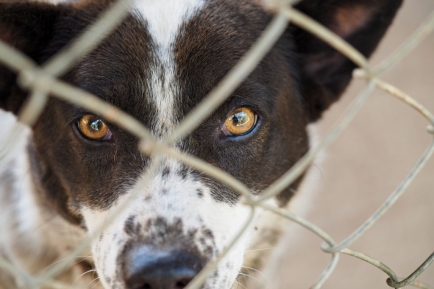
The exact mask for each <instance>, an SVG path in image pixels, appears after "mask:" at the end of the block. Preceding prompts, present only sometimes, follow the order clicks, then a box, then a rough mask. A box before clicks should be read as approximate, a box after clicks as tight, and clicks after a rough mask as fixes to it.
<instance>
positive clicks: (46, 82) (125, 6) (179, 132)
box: [0, 0, 434, 289]
mask: <svg viewBox="0 0 434 289" xmlns="http://www.w3.org/2000/svg"><path fill="white" fill-rule="evenodd" d="M296 2H298V1H286V0H274V1H272V0H268V1H266V6H267V9H269V10H273V11H275V12H276V15H275V17H274V19H273V20H272V22H271V23H270V24H269V26H268V27H267V28H266V30H265V31H264V32H263V34H262V35H261V36H260V38H259V39H258V41H257V42H256V43H255V45H254V46H253V47H251V49H250V50H249V51H248V52H247V53H246V54H245V55H244V57H243V58H242V59H241V60H240V62H239V63H238V64H237V65H236V66H235V67H234V68H233V69H232V70H231V71H230V72H229V73H228V74H227V75H226V77H225V78H224V79H223V80H222V81H221V82H220V83H219V84H218V85H217V86H216V87H215V88H214V90H212V91H211V92H210V93H209V95H208V96H207V97H206V98H205V99H204V100H203V101H202V102H201V103H199V104H198V105H197V106H196V107H195V108H194V109H193V110H192V111H191V112H190V113H189V114H188V115H187V117H186V118H185V119H184V120H183V121H182V122H181V123H180V124H179V126H178V127H177V128H176V129H175V130H174V133H173V134H171V135H169V136H167V137H166V138H165V139H163V140H162V141H157V140H155V139H153V137H152V134H151V133H150V131H149V129H148V128H146V127H145V126H143V124H141V123H140V122H139V121H138V120H136V119H134V118H133V117H132V116H130V115H128V114H127V113H125V112H123V111H121V110H120V109H118V108H116V107H114V106H112V105H110V104H108V103H105V102H104V101H102V100H101V99H99V98H97V97H95V96H93V95H92V94H90V93H87V92H85V91H82V90H80V89H78V88H75V87H73V86H71V85H69V84H67V83H65V82H63V81H61V80H60V79H58V77H59V76H61V75H62V74H64V73H66V72H67V71H68V70H69V69H70V68H71V67H72V66H73V65H74V64H75V63H77V61H79V60H80V59H81V58H82V57H84V56H85V55H87V53H89V52H90V51H92V50H93V49H95V48H96V47H97V45H98V44H99V43H100V42H101V41H102V40H103V39H104V38H105V37H106V36H107V35H109V34H110V33H111V32H112V31H113V30H114V29H116V27H117V26H118V25H119V24H120V23H121V22H122V20H123V19H125V17H126V16H127V15H128V12H129V10H130V5H131V3H132V0H119V1H117V2H116V3H114V4H113V5H112V7H111V8H110V9H108V10H107V11H105V12H104V13H102V16H101V17H100V19H99V20H98V21H97V22H96V23H94V24H93V25H91V26H90V27H88V29H87V30H86V31H85V33H83V34H82V35H81V36H80V37H78V38H77V39H76V40H75V41H73V42H72V43H71V45H70V46H68V47H67V48H65V49H64V50H62V51H60V52H59V53H58V54H56V55H55V56H54V57H53V58H52V59H50V60H48V61H47V62H46V63H44V64H42V65H41V66H40V67H38V66H37V65H36V64H35V63H34V62H33V61H32V60H31V59H29V58H28V57H27V56H25V55H23V54H22V53H20V52H18V51H16V50H15V49H13V48H12V47H10V46H9V45H7V44H6V43H4V42H2V41H0V62H1V63H2V65H5V66H6V67H8V68H10V69H11V70H13V71H15V72H17V73H18V75H19V77H18V80H17V81H18V84H19V85H20V86H21V87H22V88H23V89H27V90H28V91H29V93H30V94H29V95H30V97H29V98H28V100H27V101H26V103H25V104H24V105H23V107H22V110H21V111H20V112H19V120H20V121H21V122H23V123H25V124H28V125H32V124H33V123H35V122H36V120H37V119H38V117H39V115H40V114H41V113H42V111H43V110H44V108H45V105H46V103H47V100H48V98H49V96H50V97H51V96H53V97H57V98H59V99H62V100H65V101H68V102H71V103H74V104H76V105H79V106H81V107H83V108H86V109H87V110H89V111H92V112H94V113H96V114H98V115H101V116H102V117H104V119H106V120H108V121H110V122H112V123H115V124H116V125H118V126H119V127H121V128H123V129H124V130H126V131H128V132H130V133H131V134H133V135H135V136H137V137H138V138H139V139H140V145H139V147H138V149H139V150H140V151H141V152H142V153H143V154H145V155H150V156H151V158H152V161H151V165H150V167H149V169H148V170H147V171H146V173H145V174H144V175H143V176H142V177H141V178H140V179H139V181H138V182H137V184H136V185H135V188H134V189H133V192H132V193H131V195H130V196H129V197H128V198H127V199H126V200H125V201H124V202H123V203H122V204H121V205H120V206H119V207H118V209H117V210H116V211H115V212H113V214H111V215H110V216H109V217H108V218H107V220H105V222H104V223H103V224H102V225H101V226H100V227H99V228H98V229H97V230H95V231H94V232H93V233H92V234H90V235H89V236H88V237H87V238H86V239H85V240H83V241H82V242H81V244H80V245H79V246H78V247H76V248H74V250H72V252H71V253H70V254H69V255H68V256H67V258H65V259H64V260H61V261H60V262H58V263H57V264H55V265H53V266H51V267H50V268H49V269H48V270H47V271H46V272H44V274H43V275H42V276H39V277H36V276H30V275H28V274H27V273H26V272H23V271H22V270H21V269H20V268H17V267H14V266H13V265H12V264H10V263H8V262H7V261H6V260H3V259H1V258H0V268H2V270H3V271H4V272H8V273H10V274H11V275H13V276H14V277H16V279H18V280H20V281H21V283H22V284H23V285H22V287H23V288H35V289H36V288H40V286H48V287H50V288H67V287H68V286H67V285H65V284H63V283H61V282H59V281H56V280H55V278H56V276H58V275H59V274H60V273H62V272H64V271H65V270H68V269H69V268H70V266H71V265H72V263H73V262H74V260H75V259H76V258H77V256H79V255H81V253H82V252H83V251H84V250H87V249H88V247H89V245H90V243H91V242H92V240H94V239H95V238H96V237H97V236H99V235H100V234H101V233H102V232H103V231H104V230H105V229H106V228H107V226H108V225H109V224H110V223H111V222H113V221H114V220H115V219H116V218H117V216H118V215H119V214H120V213H121V212H122V211H123V210H124V209H125V208H126V207H128V206H129V205H130V204H131V202H134V200H135V199H136V198H137V197H138V196H139V193H140V189H139V188H141V187H143V186H144V185H146V183H147V182H149V180H150V178H151V177H152V176H153V174H154V173H155V172H156V170H157V168H158V165H159V164H160V162H161V160H162V159H163V158H167V157H169V158H173V159H176V160H178V161H180V162H182V163H184V164H186V165H187V166H190V167H192V168H194V169H196V170H198V171H201V172H203V173H205V174H207V175H208V176H210V177H212V178H214V179H216V180H217V181H220V182H222V183H225V184H226V185H228V186H229V187H231V188H232V189H234V190H235V191H236V192H238V193H240V194H241V195H242V196H243V202H244V204H245V205H246V206H250V215H249V217H248V219H247V220H246V222H245V224H244V225H243V226H240V229H239V232H238V233H237V235H236V237H235V238H234V239H233V240H231V242H230V244H229V245H228V247H227V248H225V249H224V250H223V252H222V253H221V254H220V255H219V256H217V257H216V258H215V259H214V260H212V261H211V262H209V263H208V264H207V265H206V266H205V268H204V269H203V270H202V271H201V272H200V273H199V274H198V275H197V276H196V277H195V278H194V279H193V280H192V282H190V283H189V285H188V286H187V289H197V288H200V286H202V284H203V283H204V282H205V281H206V278H207V277H208V276H209V275H210V274H211V273H212V272H213V271H214V269H215V268H216V266H218V264H219V262H220V261H221V260H222V258H224V257H225V255H226V254H227V253H228V252H230V250H231V249H232V247H233V246H234V244H235V243H236V242H237V241H238V240H239V239H240V238H241V237H242V236H243V235H244V233H245V232H246V231H247V229H248V228H249V227H250V225H251V224H252V222H253V220H254V219H255V215H256V212H257V211H258V209H259V208H261V209H263V210H268V211H271V212H273V213H275V214H277V215H279V216H281V217H282V218H285V219H289V220H292V221H293V222H295V223H297V224H299V225H300V226H303V227H304V228H306V229H307V230H309V231H311V232H313V233H314V234H316V235H317V236H318V237H320V238H321V239H323V240H324V241H325V243H324V244H322V245H321V248H322V249H323V251H324V252H327V253H331V257H332V258H331V261H330V263H329V264H328V266H327V267H326V268H325V269H324V271H323V272H322V274H321V276H320V277H319V280H318V281H317V282H316V283H315V284H314V285H313V287H312V288H321V286H322V285H323V284H324V283H325V282H326V281H327V279H328V278H329V276H330V275H331V274H332V273H333V270H334V268H335V267H336V265H337V263H338V261H339V255H340V254H341V253H342V254H345V255H349V256H352V257H355V258H358V259H361V260H363V261H365V262H368V263H370V264H371V265H373V266H375V267H377V268H378V269H380V270H382V271H383V272H384V273H385V274H387V275H388V276H389V278H388V279H387V284H388V285H389V286H391V287H393V288H402V287H405V286H414V287H418V288H428V289H432V288H433V287H432V286H429V285H427V284H424V283H422V282H420V281H417V280H415V278H417V277H418V276H419V275H420V274H421V273H423V272H424V271H425V270H426V268H427V267H428V266H429V265H430V264H431V263H432V262H433V261H434V253H433V254H432V255H431V256H430V257H429V258H428V259H427V260H426V261H425V262H423V264H422V265H421V266H420V267H419V268H417V269H416V270H415V271H414V272H413V273H412V274H411V275H409V276H408V277H407V278H406V279H400V278H398V277H397V276H396V274H395V273H394V272H393V270H392V269H390V268H389V267H388V266H386V265H385V264H383V263H382V262H380V261H378V260H376V259H374V258H372V257H369V256H368V255H366V254H364V253H361V252H357V251H354V250H351V249H350V248H349V246H350V245H351V244H353V243H354V242H355V241H357V239H358V238H359V237H360V236H362V235H363V234H365V233H366V231H367V230H368V229H369V228H370V227H372V226H373V225H374V224H375V223H376V222H377V221H378V220H379V219H380V218H381V216H383V215H384V214H385V213H386V212H387V211H388V210H389V209H390V207H391V206H392V205H393V204H394V203H395V202H396V200H397V199H398V198H399V197H400V196H401V195H402V194H403V193H404V191H405V189H406V188H407V187H408V186H409V185H410V184H411V182H412V181H413V180H414V178H415V177H416V175H417V174H418V173H419V172H420V171H421V170H422V168H423V167H424V166H425V164H426V163H427V161H428V160H429V159H430V158H431V156H432V154H433V153H434V142H433V143H432V144H431V145H430V146H429V147H428V148H427V150H426V151H425V153H424V154H423V155H422V157H421V159H420V160H419V162H418V163H417V164H416V166H415V167H414V168H413V169H412V170H411V171H410V172H409V174H408V175H407V176H406V178H405V179H404V180H403V181H402V183H401V184H400V185H399V186H398V188H397V189H396V190H395V191H394V192H393V193H392V194H391V195H390V196H389V198H388V199H387V200H386V201H385V203H384V204H383V205H382V206H381V207H380V208H379V209H378V210H377V211H376V212H375V213H374V214H373V215H372V216H371V217H370V218H369V219H368V220H367V221H366V222H365V223H363V224H362V225H361V226H360V228H358V229H357V230H356V231H354V233H352V234H351V235H350V236H349V237H348V238H346V239H345V240H344V241H342V242H341V243H339V244H337V243H336V242H335V241H334V240H333V239H332V237H330V236H329V235H328V234H327V233H326V232H325V231H323V230H322V229H320V228H318V227H317V226H315V225H314V224H312V223H310V222H308V221H307V220H305V219H303V218H301V217H300V216H297V215H294V214H291V213H289V212H287V211H285V210H283V209H280V208H277V207H273V206H271V205H269V204H267V203H266V202H265V201H266V200H267V199H269V198H271V197H273V196H275V195H277V194H279V193H280V192H281V191H282V190H284V189H285V188H287V187H288V186H290V185H291V184H292V183H293V182H294V181H295V180H296V179H297V178H298V177H299V176H300V175H301V174H303V173H304V172H305V171H306V169H307V168H308V167H309V165H310V164H311V162H312V161H313V160H314V158H315V156H316V155H317V154H318V153H320V152H322V151H324V150H325V149H327V147H328V146H329V145H330V144H331V143H332V142H334V141H335V140H336V139H337V137H338V136H339V134H340V133H341V132H342V131H344V130H345V129H346V128H347V126H348V125H349V123H350V121H351V120H352V118H354V116H355V115H356V114H357V113H358V111H359V110H360V108H361V107H362V106H363V105H364V103H365V101H366V100H367V99H368V97H369V96H370V95H371V94H372V92H373V91H374V89H375V88H379V89H382V90H384V91H386V92H388V93H389V94H391V95H392V96H394V97H396V98H398V99H400V100H402V101H404V102H405V103H406V104H407V105H408V106H410V107H412V108H413V109H416V111H417V112H419V113H420V114H421V115H422V116H424V117H425V118H426V119H427V120H428V122H429V125H428V132H430V133H433V134H434V116H433V114H432V113H431V112H430V111H429V110H428V109H427V108H425V107H424V106H423V105H422V104H420V103H419V102H417V101H416V100H415V99H413V98H412V97H410V96H409V95H407V94H406V93H404V92H403V91H401V90H400V89H398V88H397V87H395V86H393V85H392V84H389V83H387V82H385V81H384V80H382V79H380V78H379V77H380V76H381V75H382V74H383V73H384V72H386V71H387V70H389V69H391V68H392V67H394V66H395V65H396V64H397V63H399V62H400V61H401V60H402V59H403V58H404V57H405V56H406V55H407V54H408V53H409V52H410V51H411V50H412V49H414V48H415V47H417V45H419V44H420V43H421V42H422V40H423V39H424V38H426V36H427V35H429V34H430V33H431V32H432V31H433V28H434V12H433V13H432V14H431V15H430V16H429V18H428V19H427V20H426V21H425V22H424V23H423V24H422V25H421V26H420V27H419V28H418V29H417V30H416V31H415V32H414V34H413V35H412V36H411V37H410V38H409V39H408V40H406V41H405V42H404V43H403V45H402V46H401V47H400V48H398V49H397V50H396V51H395V52H394V53H392V54H391V55H390V56H389V57H388V58H386V59H385V60H384V61H383V62H382V63H381V64H380V65H379V66H378V67H376V68H371V67H370V66H369V64H368V61H367V59H366V58H365V57H364V56H363V55H362V54H361V53H360V52H359V51H357V50H356V49H355V48H354V47H352V46H351V45H350V44H348V43H347V42H346V41H345V40H343V39H342V38H340V37H339V36H338V35H336V34H335V33H333V32H332V31H330V30H329V29H327V28H326V27H324V26H322V25H321V24H319V23H318V22H316V21H315V20H313V19H311V18H310V17H308V16H306V15H304V14H303V13H301V12H300V11H298V10H296V9H295V8H293V5H294V4H295V3H296ZM288 22H292V23H293V24H294V25H297V26H299V27H300V28H302V29H305V30H306V31H308V32H309V33H312V34H314V35H316V36H317V37H318V38H320V39H322V40H323V41H325V42H326V43H328V44H329V45H330V46H332V47H333V48H335V49H336V50H337V51H339V52H340V53H342V54H343V55H345V56H346V57H348V58H349V59H350V60H352V61H353V62H354V63H355V64H357V65H358V66H359V69H358V70H356V71H355V73H354V75H355V76H356V77H362V78H365V79H366V81H367V84H366V88H365V89H364V90H363V91H362V93H361V94H360V95H359V97H358V98H356V100H355V101H354V103H353V104H351V105H350V106H349V108H348V109H347V112H346V114H345V115H344V117H343V118H342V119H341V120H340V121H339V122H337V123H336V125H335V126H334V127H333V129H332V130H331V132H330V133H329V134H328V135H327V136H326V137H325V138H324V140H323V141H322V142H321V143H320V144H319V145H318V146H317V147H314V148H312V149H311V150H310V151H309V152H308V153H307V154H306V155H305V156H304V157H303V158H301V159H300V161H299V162H297V163H296V165H294V166H293V167H292V168H291V169H290V170H289V171H288V172H286V173H285V174H284V175H283V176H282V177H280V178H279V179H278V180H277V181H276V182H275V183H273V184H272V185H271V186H269V187H268V188H267V189H265V190H264V191H263V192H262V193H261V194H260V197H257V196H255V195H253V194H252V192H251V191H250V190H249V189H248V187H247V186H246V185H245V184H243V183H241V182H240V181H238V180H236V179H235V178H233V177H232V176H231V175H229V174H228V173H226V172H224V171H222V170H220V169H218V168H216V167H214V166H212V165H210V164H208V163H206V162H205V161H203V160H200V159H198V158H196V157H194V156H191V155H188V154H186V153H183V152H180V151H178V150H176V149H175V148H173V147H172V146H173V144H174V143H176V142H177V141H179V140H182V138H183V137H185V136H186V135H188V134H189V133H190V132H191V131H193V130H194V129H195V128H197V127H198V126H199V125H200V123H202V122H203V121H204V120H205V119H206V118H207V117H208V116H209V115H210V114H212V113H213V111H214V110H215V108H216V107H218V106H219V105H220V104H222V103H223V102H224V101H225V100H226V99H227V98H228V97H229V96H230V94H231V93H232V92H233V91H234V90H235V89H236V88H237V87H238V85H239V84H240V83H241V82H242V81H243V80H244V79H245V78H246V77H247V76H248V75H249V74H250V73H251V72H252V71H253V70H254V69H255V68H256V66H257V65H258V63H259V62H260V61H261V60H262V59H263V57H264V56H265V55H266V54H267V52H268V51H269V50H270V49H271V48H272V47H273V45H274V43H275V42H276V41H277V40H278V39H279V37H280V36H281V35H282V34H283V33H284V31H285V30H286V27H287V25H288ZM18 135H19V131H13V132H12V133H10V134H9V135H7V136H5V139H4V140H2V141H1V142H0V165H5V162H2V160H4V159H5V158H6V157H7V156H8V155H9V153H10V152H11V151H12V149H13V146H14V143H15V141H16V139H17V137H18ZM256 193H257V192H256Z"/></svg>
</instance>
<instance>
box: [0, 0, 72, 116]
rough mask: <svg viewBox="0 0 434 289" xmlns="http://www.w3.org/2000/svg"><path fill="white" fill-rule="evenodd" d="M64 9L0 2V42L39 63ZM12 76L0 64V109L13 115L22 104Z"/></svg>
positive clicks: (12, 74)
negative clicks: (11, 112) (9, 111)
mask: <svg viewBox="0 0 434 289" xmlns="http://www.w3.org/2000/svg"><path fill="white" fill-rule="evenodd" d="M64 8H65V7H64V6H54V5H50V4H45V3H36V2H33V3H24V2H18V3H17V2H15V3H5V2H1V1H0V40H2V41H4V42H6V43H8V44H9V45H11V46H13V47H14V48H16V49H17V50H20V51H22V52H24V53H25V54H27V55H28V56H29V57H30V58H32V59H33V60H35V61H36V62H38V61H39V58H40V57H41V54H42V52H43V51H44V50H45V48H46V47H47V45H48V43H49V42H50V40H51V39H52V37H53V33H54V27H55V25H56V22H57V21H58V20H59V18H60V16H61V15H62V13H63V11H64ZM15 81H16V74H14V73H13V72H12V71H10V70H8V69H7V68H6V67H5V66H2V64H1V61H0V108H3V109H6V110H11V111H13V112H16V111H17V110H18V108H19V107H20V106H21V103H22V102H23V100H24V98H25V97H24V94H23V93H17V90H18V88H17V86H16V84H15Z"/></svg>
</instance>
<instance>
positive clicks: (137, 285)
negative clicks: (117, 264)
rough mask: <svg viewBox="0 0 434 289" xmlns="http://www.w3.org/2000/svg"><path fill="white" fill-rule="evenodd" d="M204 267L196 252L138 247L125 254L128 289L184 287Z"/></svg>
mask: <svg viewBox="0 0 434 289" xmlns="http://www.w3.org/2000/svg"><path fill="white" fill-rule="evenodd" d="M203 266H204V262H203V260H202V259H201V258H200V257H198V256H196V255H195V254H191V253H187V252H183V251H173V250H167V251H163V250H152V249H151V248H150V247H148V246H141V247H135V248H133V249H131V250H130V251H129V252H127V254H126V255H125V263H124V278H125V279H124V280H125V283H126V285H127V288H128V289H183V288H185V287H186V286H187V284H188V283H189V282H190V281H191V280H192V279H193V278H194V276H196V274H197V273H198V272H199V271H200V270H201V269H202V268H203Z"/></svg>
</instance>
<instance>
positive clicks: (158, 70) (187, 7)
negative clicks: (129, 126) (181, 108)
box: [134, 0, 205, 135]
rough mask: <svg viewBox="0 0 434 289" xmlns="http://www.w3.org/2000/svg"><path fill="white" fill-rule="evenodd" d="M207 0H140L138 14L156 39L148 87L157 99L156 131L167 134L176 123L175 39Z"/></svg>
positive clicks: (136, 3) (153, 99)
mask: <svg viewBox="0 0 434 289" xmlns="http://www.w3.org/2000/svg"><path fill="white" fill-rule="evenodd" d="M204 3H205V0H137V1H136V2H135V9H134V10H135V14H136V16H137V17H138V18H141V19H143V20H145V21H146V23H145V24H146V27H147V29H148V31H149V34H150V36H151V38H152V41H153V53H154V55H153V57H154V59H153V62H152V63H153V64H152V65H151V68H150V69H151V71H150V75H151V76H150V79H149V83H148V86H149V88H150V91H149V93H150V96H149V97H151V99H152V101H153V102H154V104H155V106H156V109H157V114H156V118H157V119H156V127H154V128H153V130H154V132H155V133H156V134H157V135H158V134H162V133H165V132H167V131H170V130H171V129H173V126H174V124H175V115H174V109H175V104H174V102H175V96H176V95H177V94H178V93H179V91H180V89H179V84H178V83H177V79H176V78H175V68H176V63H175V59H174V47H175V43H174V42H175V40H176V38H177V36H178V35H179V33H180V30H181V27H182V26H183V24H184V23H187V22H188V21H189V20H190V19H191V18H192V17H193V16H194V14H195V13H197V12H198V11H199V10H200V9H201V8H202V7H203V5H204Z"/></svg>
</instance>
